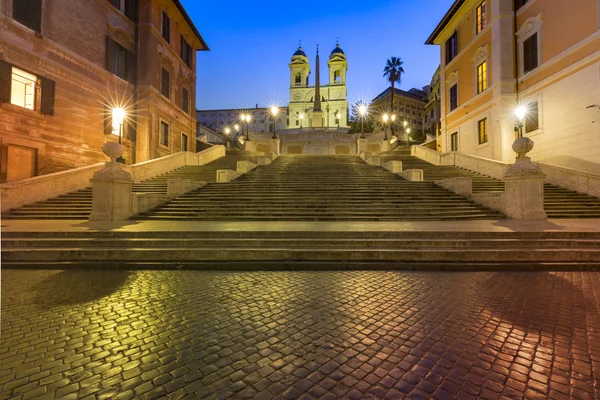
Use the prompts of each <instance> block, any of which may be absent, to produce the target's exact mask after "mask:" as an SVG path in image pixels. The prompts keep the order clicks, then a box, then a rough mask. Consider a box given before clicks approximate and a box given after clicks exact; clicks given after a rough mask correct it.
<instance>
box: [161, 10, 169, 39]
mask: <svg viewBox="0 0 600 400" xmlns="http://www.w3.org/2000/svg"><path fill="white" fill-rule="evenodd" d="M162 37H163V38H164V39H165V40H166V41H167V42H169V43H171V20H170V19H169V17H168V16H167V13H166V12H164V11H163V13H162Z"/></svg>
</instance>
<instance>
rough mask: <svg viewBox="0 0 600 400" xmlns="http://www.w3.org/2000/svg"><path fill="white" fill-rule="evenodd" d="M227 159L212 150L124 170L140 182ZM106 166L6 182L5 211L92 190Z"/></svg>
mask: <svg viewBox="0 0 600 400" xmlns="http://www.w3.org/2000/svg"><path fill="white" fill-rule="evenodd" d="M224 155H225V147H224V146H213V147H212V148H210V149H206V150H203V151H201V152H199V153H191V152H179V153H175V154H170V155H167V156H164V157H161V158H157V159H154V160H148V161H144V162H141V163H139V164H134V165H131V166H125V167H124V169H125V170H127V171H129V172H130V173H131V176H132V178H133V179H134V181H138V182H139V181H141V180H145V179H149V178H152V177H155V176H157V175H161V174H163V173H166V172H169V171H171V170H173V169H176V168H180V167H183V166H185V165H204V164H206V163H209V162H211V161H213V160H216V159H217V158H220V157H222V156H224ZM104 165H105V163H103V162H101V163H97V164H93V165H88V166H86V167H81V168H74V169H69V170H66V171H60V172H54V173H51V174H46V175H40V176H34V177H32V178H26V179H20V180H16V181H11V182H6V183H3V184H1V185H0V198H1V201H2V205H1V209H2V211H6V210H10V209H12V208H17V207H21V206H23V205H25V204H31V203H35V202H37V201H43V200H46V199H49V198H52V197H56V196H60V195H63V194H66V193H69V192H73V191H76V190H81V189H84V188H86V187H89V186H90V179H92V177H93V176H94V173H95V172H96V171H99V170H101V169H102V168H103V167H104Z"/></svg>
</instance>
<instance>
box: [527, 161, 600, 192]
mask: <svg viewBox="0 0 600 400" xmlns="http://www.w3.org/2000/svg"><path fill="white" fill-rule="evenodd" d="M538 165H539V166H540V168H541V169H542V172H543V173H544V174H546V182H549V183H552V184H554V185H558V186H563V187H566V188H568V189H572V190H575V191H577V192H581V193H587V194H590V195H592V196H598V197H600V175H596V174H591V173H588V172H582V171H576V170H573V169H569V168H564V167H557V166H555V165H549V164H544V163H539V164H538Z"/></svg>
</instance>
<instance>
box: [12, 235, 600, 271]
mask: <svg viewBox="0 0 600 400" xmlns="http://www.w3.org/2000/svg"><path fill="white" fill-rule="evenodd" d="M2 266H3V267H5V268H36V269H68V268H75V267H86V268H98V269H106V268H131V269H153V268H156V269H174V268H177V269H186V268H187V269H202V268H206V269H261V270H265V269H311V268H314V269H327V268H329V269H385V268H390V269H427V268H432V269H445V268H448V269H453V270H460V269H497V270H507V269H534V270H538V269H550V270H557V269H563V268H567V269H582V268H584V269H595V268H599V267H600V233H596V232H587V233H586V232H510V231H505V232H466V231H451V232H449V231H443V230H440V231H429V232H427V231H421V232H419V231H402V230H400V231H369V230H368V229H365V230H364V231H300V232H294V231H285V230H282V231H260V230H251V231H250V230H246V231H219V232H202V231H177V230H176V229H175V230H169V231H163V232H161V231H138V232H124V231H94V232H85V231H75V232H5V233H3V235H2Z"/></svg>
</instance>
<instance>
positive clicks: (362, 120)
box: [358, 103, 367, 139]
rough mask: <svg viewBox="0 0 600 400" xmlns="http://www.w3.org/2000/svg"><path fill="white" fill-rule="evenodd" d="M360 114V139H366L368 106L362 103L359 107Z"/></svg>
mask: <svg viewBox="0 0 600 400" xmlns="http://www.w3.org/2000/svg"><path fill="white" fill-rule="evenodd" d="M358 113H359V114H360V138H361V139H364V138H365V115H366V114H367V105H366V104H364V103H362V104H360V105H359V106H358Z"/></svg>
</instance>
